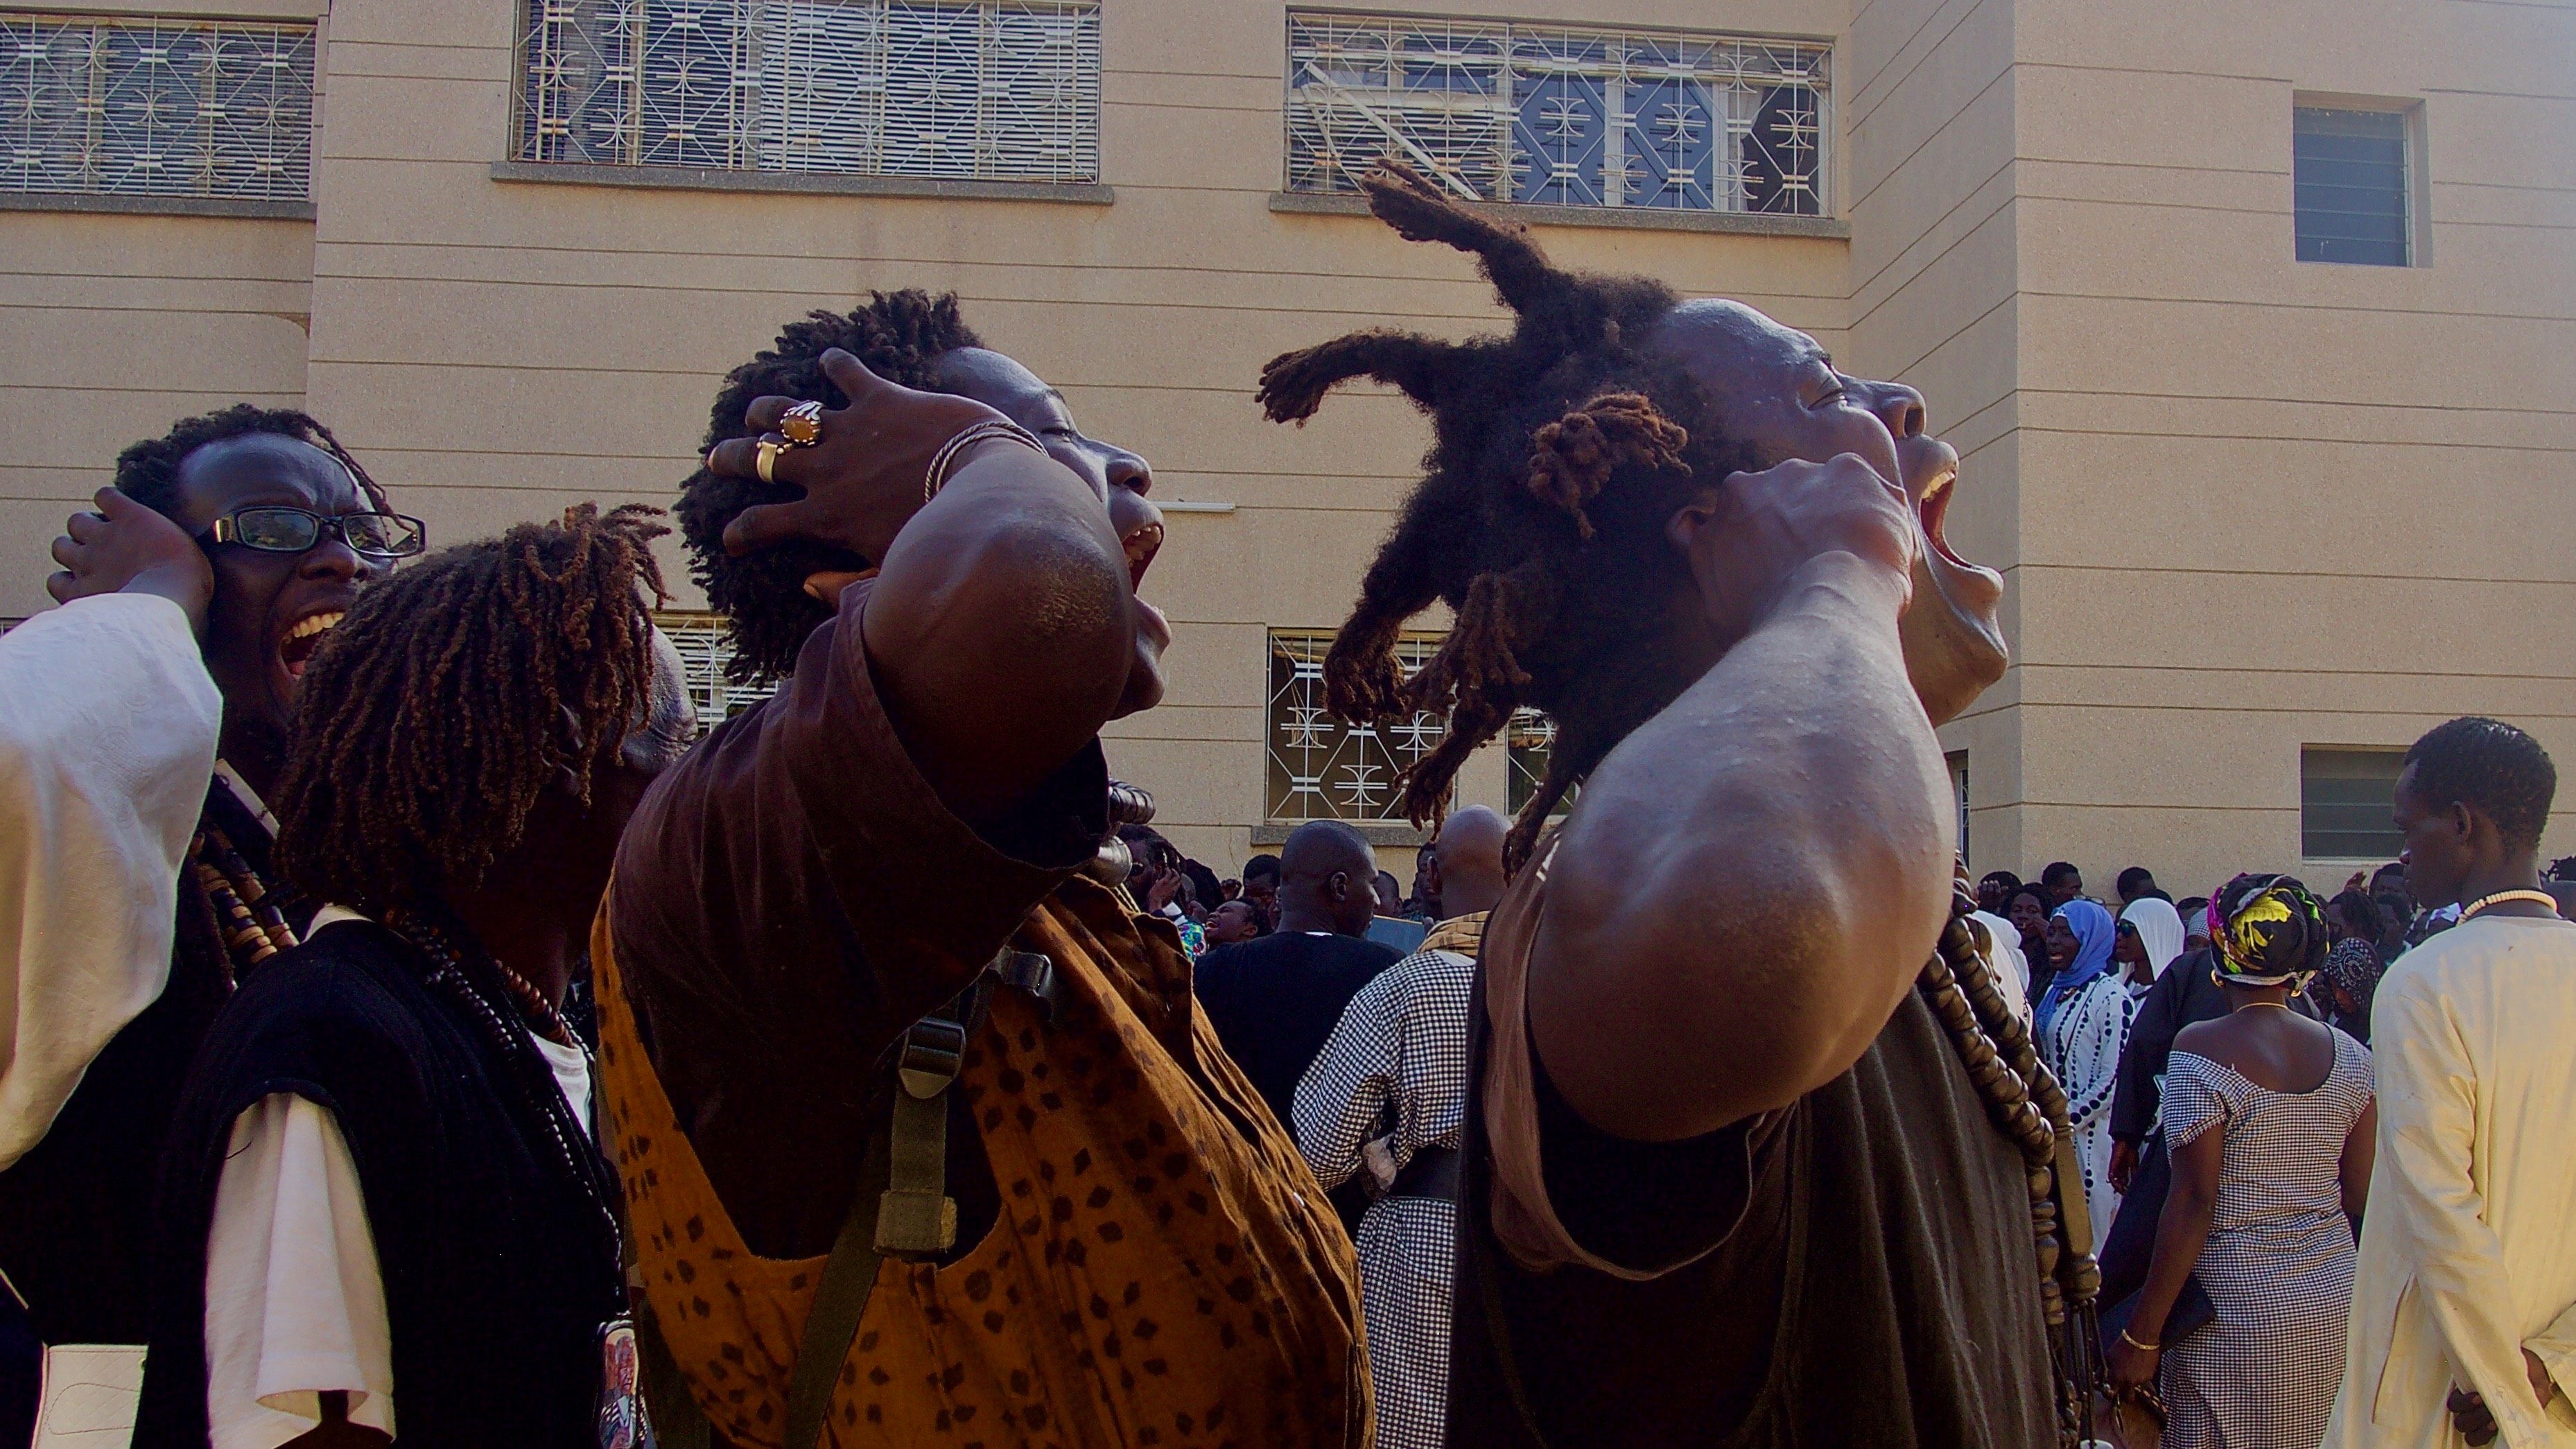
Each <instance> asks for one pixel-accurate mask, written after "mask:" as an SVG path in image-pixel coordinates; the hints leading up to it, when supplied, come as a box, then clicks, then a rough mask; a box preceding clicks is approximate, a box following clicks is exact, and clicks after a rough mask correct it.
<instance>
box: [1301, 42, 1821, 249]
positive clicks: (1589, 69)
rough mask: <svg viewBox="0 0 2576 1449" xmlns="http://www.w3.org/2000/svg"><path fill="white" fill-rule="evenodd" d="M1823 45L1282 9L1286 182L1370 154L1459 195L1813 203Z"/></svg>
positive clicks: (1312, 181)
mask: <svg viewBox="0 0 2576 1449" xmlns="http://www.w3.org/2000/svg"><path fill="white" fill-rule="evenodd" d="M1831 56H1832V52H1831V50H1830V48H1829V47H1827V46H1824V45H1819V44H1810V43H1807V42H1803V41H1793V40H1775V39H1765V38H1761V37H1755V36H1740V35H1719V34H1707V33H1702V34H1689V33H1683V32H1677V31H1658V30H1628V29H1616V30H1613V29H1594V28H1588V27H1586V28H1578V27H1573V26H1561V25H1524V24H1520V23H1517V22H1506V21H1501V20H1472V19H1452V20H1440V19H1423V18H1416V17H1401V16H1372V15H1347V14H1340V13H1334V12H1326V11H1299V10H1291V11H1290V12H1288V99H1287V132H1288V137H1287V157H1288V177H1287V186H1288V189H1289V190H1290V191H1308V192H1336V191H1339V192H1350V191H1356V190H1358V189H1359V177H1360V176H1361V175H1363V174H1364V173H1366V172H1367V170H1368V168H1369V167H1370V166H1371V165H1372V164H1373V163H1375V162H1376V161H1377V159H1378V158H1379V157H1380V156H1390V155H1391V156H1395V157H1398V158H1400V159H1403V160H1405V161H1408V162H1410V163H1411V164H1413V165H1414V166H1416V167H1418V168H1420V169H1421V170H1423V171H1425V172H1427V173H1429V174H1431V175H1433V176H1436V177H1437V178H1439V179H1440V180H1441V181H1443V182H1445V183H1447V184H1448V185H1449V186H1450V187H1452V188H1454V189H1455V190H1456V191H1457V192H1458V194H1459V195H1460V196H1463V197H1473V198H1478V199H1482V200H1485V201H1513V202H1529V203H1535V204H1540V205H1550V206H1595V207H1617V206H1644V207H1660V208H1664V209H1668V210H1676V211H1732V212H1775V213H1785V214H1790V215H1797V216H1819V215H1822V214H1824V211H1825V209H1826V198H1825V194H1824V192H1825V175H1826V152H1827V142H1828V139H1829V138H1830V135H1831V131H1832V126H1831V115H1830V112H1829V109H1828V105H1829V102H1830V99H1831V88H1830V86H1829V84H1828V68H1829V65H1830V61H1831Z"/></svg>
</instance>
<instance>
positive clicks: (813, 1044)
mask: <svg viewBox="0 0 2576 1449" xmlns="http://www.w3.org/2000/svg"><path fill="white" fill-rule="evenodd" d="M798 399H804V400H806V401H805V402H804V403H799V402H798V401H797V400H798ZM771 430H774V431H771ZM708 441H709V442H710V443H711V444H713V445H714V446H713V448H712V450H711V453H710V456H709V458H708V467H707V468H706V469H705V470H703V471H702V472H700V473H699V474H698V476H696V477H693V478H691V479H690V480H689V482H688V483H687V484H686V486H685V490H684V492H683V495H682V497H681V501H680V505H679V514H680V517H681V520H682V522H683V524H684V526H685V528H686V531H687V536H688V540H689V543H690V547H691V550H692V553H693V555H694V557H695V560H696V563H697V567H698V569H699V571H700V574H701V577H702V578H703V579H704V581H705V583H706V586H707V592H708V597H709V598H710V599H712V600H714V601H715V603H716V605H717V606H718V607H719V608H722V609H723V610H725V612H726V615H727V617H728V619H729V620H730V624H731V627H732V630H733V634H734V638H735V640H736V642H737V645H738V647H739V649H740V650H741V658H742V660H743V662H744V664H745V665H746V666H747V667H748V668H750V669H754V670H759V671H763V672H771V673H778V672H785V673H786V674H787V678H786V682H785V684H784V685H783V686H782V688H781V689H780V691H779V693H778V694H777V695H775V696H774V697H772V698H770V699H768V700H764V701H762V702H761V703H759V704H756V705H754V706H753V707H752V708H751V709H749V710H748V711H746V712H744V713H742V714H740V715H737V716H735V717H734V718H732V719H730V720H728V721H726V722H725V723H724V724H723V725H722V726H720V727H719V728H718V729H717V730H716V731H715V732H714V733H713V734H712V735H711V736H710V737H709V738H708V740H707V741H706V743H705V744H704V745H702V746H701V747H700V748H699V749H698V750H697V752H696V753H694V754H692V755H691V756H690V757H689V758H688V759H687V760H686V761H684V762H683V763H682V764H681V765H680V766H679V767H678V768H677V769H675V770H674V771H673V772H672V773H671V774H670V775H669V776H668V777H666V778H665V779H664V780H663V781H662V783H661V784H660V785H659V786H657V787H656V789H655V790H654V793H653V795H652V797H651V798H650V799H648V800H647V801H646V802H645V806H644V809H643V811H642V813H641V814H639V815H638V816H637V818H636V822H635V826H634V828H633V829H632V830H630V831H629V832H628V833H627V838H626V843H625V846H624V848H623V849H622V851H621V852H620V855H619V859H618V867H617V869H618V878H617V883H616V886H615V888H614V889H613V891H612V892H611V899H610V901H609V904H608V906H607V908H606V909H605V910H604V911H603V912H602V917H601V927H600V930H599V932H598V934H597V935H596V937H595V938H594V941H593V944H592V950H591V957H592V961H593V963H594V965H595V966H596V968H597V970H598V1002H599V1013H600V1040H601V1059H602V1064H603V1067H604V1074H605V1083H606V1088H607V1101H608V1104H609V1112H610V1117H611V1120H612V1122H613V1123H614V1124H615V1135H614V1139H613V1140H614V1151H615V1155H616V1159H617V1163H618V1167H619V1170H620V1173H621V1175H622V1177H623V1180H624V1182H625V1185H626V1190H627V1203H628V1208H629V1211H630V1214H631V1223H630V1236H631V1237H632V1239H633V1240H634V1242H635V1243H636V1246H637V1249H638V1255H639V1263H638V1268H639V1270H640V1281H641V1282H642V1284H643V1287H644V1291H645V1296H646V1297H647V1299H649V1301H650V1306H651V1309H652V1322H653V1326H654V1327H655V1328H656V1329H657V1330H658V1332H659V1337H660V1339H661V1345H660V1346H662V1347H667V1349H668V1351H669V1354H670V1357H671V1360H672V1361H673V1362H674V1363H675V1365H676V1368H677V1372H678V1374H679V1376H680V1377H681V1378H682V1379H684V1380H685V1384H686V1389H687V1392H686V1393H685V1394H677V1395H674V1396H672V1397H671V1398H667V1399H659V1400H657V1402H656V1405H655V1407H656V1410H657V1412H658V1413H660V1414H661V1418H662V1422H663V1424H664V1425H665V1427H666V1428H669V1427H672V1426H676V1425H679V1424H681V1423H682V1422H683V1421H684V1420H685V1419H689V1418H691V1417H692V1416H693V1415H695V1414H703V1415H704V1416H705V1418H706V1419H707V1420H709V1421H711V1422H710V1423H709V1426H708V1427H709V1428H710V1429H711V1430H712V1432H713V1433H714V1434H715V1435H717V1436H719V1438H720V1440H721V1441H723V1442H729V1443H732V1444H735V1445H740V1446H744V1449H768V1446H775V1445H780V1444H786V1445H790V1446H793V1449H814V1446H815V1445H816V1443H817V1442H818V1438H819V1437H821V1436H823V1435H824V1434H825V1431H826V1426H827V1423H828V1431H829V1437H830V1440H831V1442H833V1443H835V1444H838V1445H841V1446H845V1449H846V1446H856V1445H863V1444H864V1445H886V1446H911V1445H917V1444H927V1443H932V1442H939V1443H961V1444H962V1443H968V1442H974V1441H978V1440H980V1441H982V1442H986V1443H991V1444H1022V1443H1028V1444H1047V1443H1054V1444H1063V1445H1072V1446H1085V1449H1090V1446H1100V1449H1107V1446H1111V1445H1130V1444H1136V1445H1144V1444H1154V1443H1165V1444H1196V1443H1216V1442H1223V1441H1231V1442H1235V1443H1241V1444H1263V1445H1271V1444H1276V1445H1356V1444H1361V1443H1364V1442H1365V1441H1366V1437H1367V1433H1368V1428H1369V1386H1368V1378H1367V1374H1368V1370H1367V1361H1366V1354H1365V1351H1364V1349H1363V1347H1362V1345H1361V1342H1360V1334H1359V1305H1358V1297H1359V1292H1358V1290H1359V1282H1358V1265H1357V1262H1356V1260H1355V1257H1354V1254H1353V1251H1352V1248H1351V1244H1350V1240H1349V1238H1348V1237H1347V1236H1345V1235H1344V1234H1343V1232H1342V1230H1341V1227H1340V1225H1339V1224H1338V1223H1337V1222H1336V1221H1335V1220H1334V1216H1333V1212H1332V1208H1331V1206H1330V1204H1329V1203H1328V1202H1327V1200H1326V1198H1325V1195H1324V1191H1323V1189H1322V1187H1321V1186H1319V1185H1318V1184H1317V1183H1316V1181H1315V1179H1314V1176H1313V1174H1312V1173H1310V1172H1309V1171H1307V1169H1306V1167H1305V1165H1304V1162H1303V1161H1302V1159H1300V1158H1299V1156H1298V1154H1297V1150H1296V1147H1295V1146H1294V1144H1293V1143H1292V1142H1291V1141H1290V1139H1289V1137H1288V1135H1287V1132H1286V1130H1285V1129H1284V1128H1282V1127H1281V1125H1280V1124H1279V1122H1278V1121H1277V1120H1276V1118H1274V1117H1273V1115H1272V1114H1271V1111H1270V1109H1269V1108H1268V1107H1267V1106H1265V1105H1264V1104H1263V1102H1262V1099H1261V1096H1260V1094H1259V1093H1258V1092H1257V1091H1255V1090H1254V1088H1253V1087H1252V1085H1251V1084H1250V1083H1249V1082H1248V1081H1247V1080H1246V1079H1245V1077H1244V1075H1243V1073H1242V1072H1241V1071H1240V1070H1238V1069H1237V1068H1236V1066H1235V1064H1234V1063H1233V1061H1232V1060H1230V1059H1229V1058H1228V1057H1227V1056H1226V1054H1225V1051H1224V1049H1223V1048H1222V1047H1221V1046H1219V1045H1218V1042H1217V1038H1216V1036H1215V1034H1214V1032H1213V1031H1212V1030H1211V1029H1210V1028H1209V1026H1208V1023H1207V1020H1206V1016H1205V1013H1203V1012H1201V1011H1199V1010H1196V1009H1195V1008H1194V1003H1193V1001H1192V997H1191V971H1190V961H1189V957H1188V956H1187V955H1186V954H1185V953H1184V952H1183V951H1182V949H1181V943H1180V938H1179V936H1178V934H1177V933H1176V932H1175V931H1174V929H1173V928H1172V925H1171V923H1170V922H1169V921H1166V920H1163V919H1161V918H1159V917H1153V916H1148V915H1145V914H1143V913H1142V912H1140V911H1139V910H1138V909H1137V908H1136V906H1135V903H1134V902H1133V901H1132V900H1130V899H1128V898H1127V897H1126V896H1125V894H1124V891H1123V889H1122V888H1121V887H1122V885H1123V883H1124V882H1125V880H1126V879H1127V875H1128V866H1127V861H1126V859H1125V849H1124V846H1123V843H1121V842H1118V841H1116V840H1115V837H1114V836H1113V833H1112V832H1113V829H1114V827H1116V826H1118V825H1120V824H1141V823H1143V819H1144V817H1145V815H1146V814H1148V813H1149V810H1150V802H1147V801H1144V800H1143V799H1142V797H1141V795H1139V794H1138V793H1137V792H1134V791H1132V790H1130V789H1128V788H1126V787H1123V786H1118V785H1114V784H1112V783H1111V782H1110V780H1109V778H1108V775H1107V773H1106V765H1105V761H1104V759H1103V756H1102V753H1101V749H1100V743H1099V738H1098V736H1099V732H1100V729H1101V726H1102V725H1103V724H1105V723H1106V722H1108V721H1109V720H1111V719H1113V718H1116V717H1119V716H1123V715H1127V714H1131V713H1134V712H1136V711H1138V710H1142V709H1146V708H1149V707H1151V706H1152V705H1153V704H1155V703H1156V702H1157V701H1158V700H1159V699H1160V698H1161V697H1162V692H1163V682H1162V673H1161V662H1160V661H1161V654H1162V650H1163V647H1164V645H1165V644H1167V643H1168V642H1169V640H1170V637H1171V636H1170V634H1169V631H1168V630H1167V628H1166V626H1165V625H1164V622H1163V619H1162V616H1161V614H1160V613H1158V612H1157V611H1156V610H1155V609H1154V608H1153V606H1152V605H1150V604H1147V603H1145V602H1144V601H1143V600H1141V599H1140V598H1138V597H1137V587H1138V585H1139V584H1140V583H1141V582H1142V580H1143V578H1144V576H1145V573H1146V570H1147V568H1148V567H1149V566H1150V565H1151V564H1152V562H1153V560H1154V555H1155V553H1156V551H1157V550H1158V549H1159V548H1160V546H1161V544H1162V536H1163V530H1162V525H1161V522H1160V516H1159V514H1158V512H1157V511H1156V510H1155V508H1154V506H1153V504H1152V503H1151V502H1149V501H1148V500H1147V498H1146V496H1145V495H1146V490H1147V488H1148V487H1149V486H1150V484H1151V481H1152V478H1151V474H1150V473H1149V471H1148V470H1147V468H1146V466H1145V463H1144V461H1143V460H1142V459H1140V458H1138V457H1137V456H1136V455H1134V454H1133V453H1129V452H1127V451H1126V450H1124V449H1121V448H1116V447H1112V446H1110V445H1108V444H1105V443H1098V442H1094V441H1092V440H1090V439H1087V438H1085V437H1083V436H1082V434H1081V433H1080V432H1079V431H1077V430H1076V429H1075V427H1074V425H1073V422H1072V419H1071V417H1070V416H1069V414H1068V413H1067V411H1066V405H1065V402H1064V399H1063V397H1062V396H1061V395H1059V394H1058V393H1057V392H1056V391H1055V390H1054V389H1052V388H1050V387H1048V386H1047V385H1046V383H1045V382H1043V381H1041V380H1040V379H1039V378H1037V377H1036V376H1035V375H1033V374H1032V373H1030V371H1029V370H1028V369H1027V368H1025V367H1023V366H1021V365H1020V364H1019V363H1017V362H1015V361H1013V360H1012V359H1011V358H1009V357H1006V356H1004V355H1002V354H1001V353H998V352H994V351H991V350H988V349H986V348H984V347H982V346H980V345H978V343H977V341H976V339H975V337H974V334H972V333H971V332H969V331H967V330H966V328H965V325H964V324H963V322H962V321H961V320H960V319H959V316H958V311H957V304H956V300H955V299H954V298H953V297H942V298H937V299H933V298H930V297H927V296H924V295H922V294H920V293H918V292H902V293H895V294H891V295H879V296H877V297H874V298H872V299H871V300H870V301H869V302H868V303H867V304H866V305H864V306H862V307H860V308H859V309H858V310H856V311H855V312H852V313H850V314H848V315H846V316H841V315H835V314H832V313H817V314H815V315H814V316H813V317H812V318H811V319H810V320H808V321H805V322H801V323H798V324H795V325H794V326H791V327H789V328H788V329H787V331H786V332H785V334H784V335H782V336H781V337H780V338H779V341H778V345H777V347H776V349H775V350H774V351H770V352H764V353H762V354H761V355H760V356H758V357H757V358H755V359H753V360H752V361H751V362H750V363H748V364H746V365H745V366H744V367H742V368H740V369H738V370H737V371H736V372H735V373H734V374H733V375H732V377H731V378H729V379H728V380H727V382H726V385H725V387H724V390H723V392H722V393H721V394H720V395H719V396H718V398H717V400H716V405H715V413H714V418H713V426H712V428H711V429H710V433H709V438H708ZM791 444H794V445H796V446H790V445H791ZM773 480H774V481H773ZM1104 856H1105V857H1106V858H1104ZM1086 867H1088V868H1090V869H1092V870H1095V871H1096V872H1097V874H1096V875H1095V874H1088V873H1086ZM921 879H933V880H937V881H939V882H940V885H941V890H940V899H939V901H938V902H937V905H936V909H931V908H928V907H926V906H925V904H924V903H923V902H922V901H921V899H920V898H919V892H918V891H917V890H915V889H914V888H913V887H912V885H911V883H912V882H915V881H918V880H921ZM889 1259H890V1260H892V1261H887V1260H889Z"/></svg>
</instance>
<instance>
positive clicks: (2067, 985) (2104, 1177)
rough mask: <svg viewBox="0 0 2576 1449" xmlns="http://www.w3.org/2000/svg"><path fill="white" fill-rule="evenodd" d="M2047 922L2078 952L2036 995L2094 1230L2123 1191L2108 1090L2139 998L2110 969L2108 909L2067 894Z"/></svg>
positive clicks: (2113, 930)
mask: <svg viewBox="0 0 2576 1449" xmlns="http://www.w3.org/2000/svg"><path fill="white" fill-rule="evenodd" d="M2048 928H2049V935H2050V936H2051V938H2052V939H2054V938H2056V937H2057V936H2058V932H2059V931H2060V930H2061V929H2063V930H2064V931H2065V932H2066V933H2068V934H2069V935H2072V936H2073V937H2074V942H2075V950H2074V957H2073V959H2072V960H2070V961H2068V962H2067V963H2066V965H2065V966H2064V967H2063V968H2061V969H2060V970H2059V971H2058V973H2057V979H2056V980H2054V981H2052V982H2050V983H2048V994H2047V995H2045V996H2043V997H2041V998H2040V1001H2039V1012H2038V1018H2037V1021H2038V1036H2039V1051H2040V1056H2041V1059H2042V1060H2044V1061H2046V1062H2047V1063H2048V1069H2049V1070H2050V1071H2052V1072H2055V1073H2056V1074H2057V1080H2058V1082H2059V1084H2060V1085H2062V1086H2064V1087H2065V1088H2066V1115H2067V1118H2068V1120H2069V1121H2070V1123H2071V1124H2072V1125H2073V1127H2074V1129H2075V1161H2076V1164H2077V1165H2078V1166H2080V1167H2082V1168H2083V1169H2084V1201H2085V1206H2086V1207H2087V1208H2089V1209H2090V1210H2091V1212H2092V1217H2093V1224H2094V1227H2093V1231H2094V1232H2095V1233H2096V1234H2099V1233H2101V1232H2102V1231H2104V1230H2105V1229H2107V1228H2108V1227H2109V1226H2110V1224H2111V1215H2112V1214H2113V1213H2115V1212H2117V1211H2119V1207H2120V1194H2119V1192H2118V1190H2116V1189H2114V1188H2113V1187H2112V1186H2111V1092H2112V1089H2113V1088H2114V1087H2116V1086H2118V1085H2119V1081H2120V1049H2121V1048H2122V1047H2124V1046H2127V1045H2128V1043H2129V1021H2130V1018H2131V1017H2132V1016H2133V1015H2134V1014H2135V1013H2136V1011H2137V998H2136V997H2134V996H2131V995H2130V994H2129V991H2128V988H2127V987H2126V986H2124V985H2122V984H2121V981H2120V978H2119V974H2118V973H2117V972H2114V971H2113V970H2112V969H2111V947H2112V945H2113V943H2114V942H2115V941H2116V939H2117V938H2118V935H2119V929H2118V927H2116V926H2115V925H2113V924H2112V921H2111V913H2110V912H2109V911H2106V910H2104V909H2102V907H2100V906H2098V905H2096V904H2094V903H2093V902H2091V901H2088V900H2083V899H2077V900H2071V901H2068V902H2067V903H2066V904H2064V905H2062V906H2059V907H2058V908H2057V910H2056V913H2055V914H2054V915H2052V916H2051V917H2050V918H2049V922H2048Z"/></svg>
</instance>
